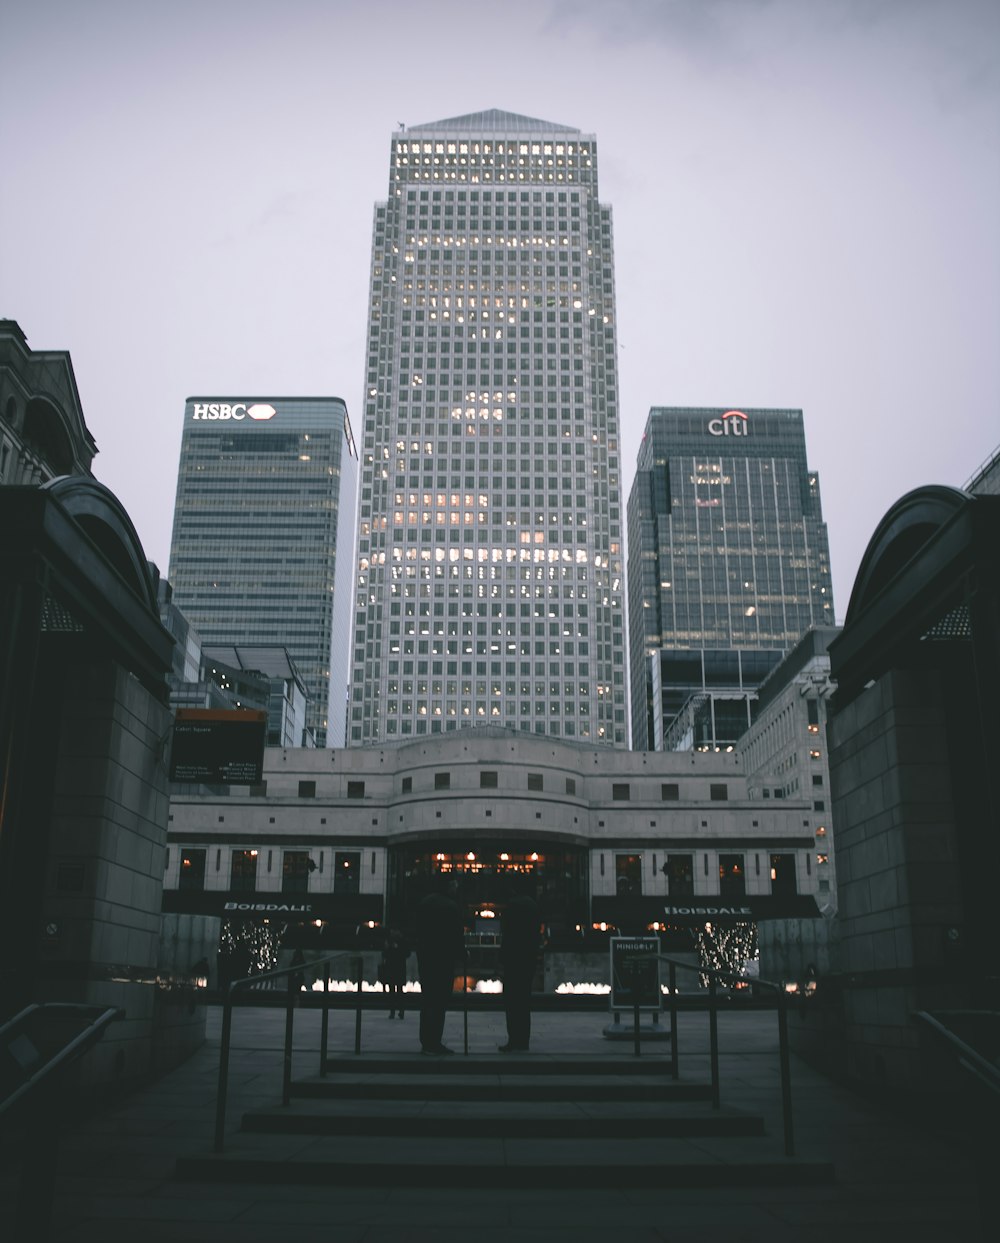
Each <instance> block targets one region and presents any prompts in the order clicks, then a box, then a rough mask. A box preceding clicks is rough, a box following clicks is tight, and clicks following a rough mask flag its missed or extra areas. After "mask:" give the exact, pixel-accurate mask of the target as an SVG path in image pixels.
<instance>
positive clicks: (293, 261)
mask: <svg viewBox="0 0 1000 1243" xmlns="http://www.w3.org/2000/svg"><path fill="white" fill-rule="evenodd" d="M486 108H500V109H503V110H506V111H511V112H520V113H524V114H526V115H528V116H534V117H541V118H544V119H545V120H549V121H555V122H558V123H561V124H565V125H572V126H575V127H578V128H579V129H581V130H583V131H584V132H585V133H593V134H596V136H597V140H598V150H599V169H600V191H601V198H602V200H603V201H604V202H607V203H610V204H611V206H612V209H613V212H614V241H615V254H616V266H617V276H616V287H617V302H618V340H619V351H620V352H619V367H620V380H621V394H622V427H623V448H624V463H625V470H624V478H623V482H624V487H625V491H626V493H627V491H628V489H629V488H630V487H631V482H632V477H633V473H634V470H635V457H636V451H637V448H638V442H639V438H640V436H641V433H642V429H643V426H644V423H645V419H646V415H647V413H648V410H649V408H650V406H653V405H706V406H715V405H724V406H727V407H728V406H737V407H739V406H792V407H801V408H802V409H803V410H804V412H805V424H806V438H807V444H808V451H809V463H810V466H811V467H812V468H813V469H815V470H817V471H818V472H819V475H820V481H821V488H822V495H823V509H824V516H825V518H826V520H827V523H828V526H829V531H830V544H831V554H832V561H833V573H834V593H835V604H836V611H837V616H838V619H842V617H843V615H844V613H845V611H846V609H847V604H848V600H849V596H850V590H851V586H852V584H853V581H854V576H855V573H856V571H857V568H858V563H859V561H860V558H861V556H862V554H863V552H864V549H865V546H866V544H867V542H868V539H869V538H870V536H871V534H872V532H873V530H874V528H875V525H876V523H877V522H878V521H879V519H880V518H881V517H882V515H883V514H884V513H885V511H886V510H887V509H888V507H889V506H890V505H891V504H892V503H893V502H894V501H895V500H896V499H898V497H900V496H901V495H902V494H903V493H905V492H907V491H909V490H910V489H911V488H914V487H917V486H919V485H921V484H926V483H952V484H959V485H960V484H962V483H964V482H965V481H966V479H967V478H968V477H969V476H970V475H971V474H972V473H973V471H974V470H975V469H976V468H977V467H978V465H979V464H980V463H981V462H982V461H983V460H984V459H985V458H987V457H988V456H989V455H990V454H991V453H992V452H993V450H994V449H995V448H996V447H997V446H998V444H1000V349H998V346H1000V0H530V3H525V2H523V0H507V2H506V3H504V4H497V3H489V4H485V3H483V4H481V3H477V0H424V2H423V3H418V2H416V0H365V2H364V3H359V2H355V0H343V2H339V3H338V2H337V0H283V3H282V4H280V5H278V4H274V3H273V2H271V0H266V2H265V0H238V2H235V0H198V2H197V3H193V2H191V0H172V2H171V3H169V4H165V3H161V2H160V0H157V2H156V3H147V2H145V0H7V2H6V4H5V5H4V6H3V10H2V15H0V150H2V152H3V155H2V163H0V167H2V174H0V176H2V192H0V316H6V317H9V318H12V319H16V320H18V321H19V323H20V325H21V327H22V328H23V330H24V331H25V333H26V334H27V337H28V342H29V344H30V345H31V346H32V348H34V349H68V350H69V351H70V352H71V354H72V358H73V365H74V369H75V371H76V377H77V383H78V385H79V389H80V395H81V398H82V401H83V407H84V412H85V416H86V419H87V423H88V426H89V427H90V430H91V432H92V433H93V435H94V436H95V438H96V440H97V443H98V446H99V449H100V454H99V456H98V458H97V459H96V461H95V463H94V471H95V474H96V475H97V477H98V478H99V479H101V480H102V481H103V482H104V483H106V484H107V485H108V486H109V487H111V488H112V489H113V490H114V491H115V492H116V493H117V494H118V496H119V497H120V499H121V500H122V502H123V503H124V504H125V506H126V508H127V509H128V511H129V513H130V514H131V516H132V519H133V521H134V522H135V525H136V528H137V530H138V532H139V535H140V538H141V539H142V541H143V544H144V546H145V549H146V553H147V556H149V557H150V558H151V559H152V560H154V561H156V562H157V563H158V565H159V566H160V568H161V571H162V572H163V573H164V574H165V573H166V571H167V564H168V557H169V546H170V529H171V522H172V514H173V503H174V489H175V483H176V471H177V457H178V452H179V448H180V434H181V426H182V419H183V403H184V399H185V397H187V396H188V395H190V394H201V393H212V394H231V395H233V396H236V397H243V396H251V395H253V396H267V395H294V394H304V395H328V394H333V395H337V396H341V397H343V398H345V399H346V401H347V403H348V408H349V410H350V411H351V412H352V414H354V415H355V416H356V418H355V422H356V426H357V425H359V424H360V417H357V416H358V412H359V411H360V408H361V395H362V389H363V381H364V375H363V365H364V348H363V347H364V336H365V322H366V315H367V297H368V263H369V256H370V246H371V223H372V208H373V205H374V203H375V202H376V200H381V199H384V198H385V197H386V195H387V191H388V158H389V140H390V136H391V133H392V131H393V130H394V129H396V127H397V125H398V124H399V123H400V122H404V123H406V124H407V125H415V124H419V123H422V122H426V121H433V120H437V119H440V118H443V117H450V116H456V115H459V114H461V113H465V112H473V111H479V110H481V109H486Z"/></svg>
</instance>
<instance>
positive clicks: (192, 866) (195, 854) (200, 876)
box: [177, 850, 205, 890]
mask: <svg viewBox="0 0 1000 1243" xmlns="http://www.w3.org/2000/svg"><path fill="white" fill-rule="evenodd" d="M177 887H178V889H182V890H195V889H197V890H201V889H204V888H205V851H204V850H182V851H181V874H180V880H179V882H178V886H177Z"/></svg>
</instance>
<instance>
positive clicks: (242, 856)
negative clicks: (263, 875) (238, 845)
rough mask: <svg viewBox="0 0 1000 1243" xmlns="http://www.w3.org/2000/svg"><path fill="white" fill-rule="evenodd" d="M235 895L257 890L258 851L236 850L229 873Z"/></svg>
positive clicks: (230, 884)
mask: <svg viewBox="0 0 1000 1243" xmlns="http://www.w3.org/2000/svg"><path fill="white" fill-rule="evenodd" d="M229 888H230V890H231V891H232V892H233V893H253V892H254V890H255V889H256V888H257V852H256V850H234V851H233V858H232V864H231V867H230V873H229Z"/></svg>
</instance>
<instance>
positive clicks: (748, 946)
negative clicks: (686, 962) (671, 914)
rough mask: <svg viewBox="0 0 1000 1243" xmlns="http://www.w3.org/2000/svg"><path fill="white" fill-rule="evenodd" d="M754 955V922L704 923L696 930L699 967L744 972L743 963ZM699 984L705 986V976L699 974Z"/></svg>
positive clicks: (755, 930)
mask: <svg viewBox="0 0 1000 1243" xmlns="http://www.w3.org/2000/svg"><path fill="white" fill-rule="evenodd" d="M757 954H758V951H757V925H756V924H753V923H737V924H726V925H725V926H724V927H718V926H717V925H715V924H705V926H704V928H702V929H700V930H699V932H698V962H699V964H700V966H702V967H710V968H712V969H713V970H715V971H731V972H733V974H734V975H743V974H744V968H745V964H746V963H748V962H750V961H752V960H754V959H756V958H757ZM701 985H702V988H707V987H708V976H707V975H703V976H701Z"/></svg>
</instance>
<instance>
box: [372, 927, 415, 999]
mask: <svg viewBox="0 0 1000 1243" xmlns="http://www.w3.org/2000/svg"><path fill="white" fill-rule="evenodd" d="M408 955H409V950H408V949H407V948H406V945H405V944H404V943H403V936H402V933H401V932H400V931H399V930H398V929H397V928H387V929H386V933H385V941H384V943H383V945H382V958H381V961H380V962H379V967H378V978H379V980H380V981H381V984H382V987H383V988H384V989H385V991H386V992H387V993H388V995H389V998H390V1003H389V1004H390V1005H391V1006H392V1007H393V1008H392V1009H391V1010H390V1011H389V1018H395V1017H396V1011H397V1010H398V1011H399V1017H400V1018H402V1017H403V985H404V984H405V983H406V959H407V956H408Z"/></svg>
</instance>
